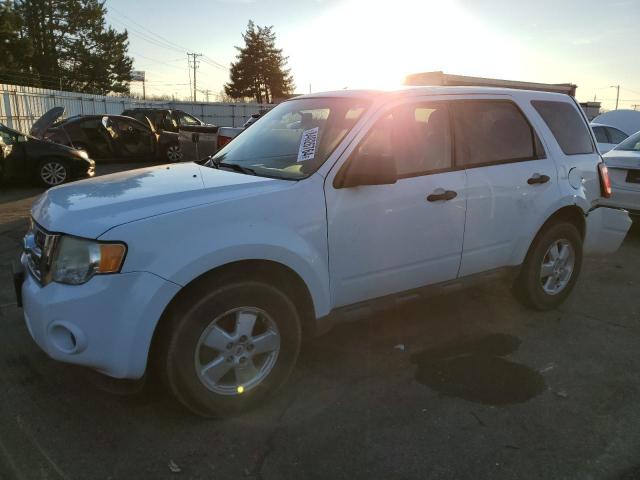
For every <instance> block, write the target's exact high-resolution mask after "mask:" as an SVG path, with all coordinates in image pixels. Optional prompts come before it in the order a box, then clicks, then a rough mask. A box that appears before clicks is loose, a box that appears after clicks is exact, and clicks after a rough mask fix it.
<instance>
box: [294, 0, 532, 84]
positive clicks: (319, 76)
mask: <svg viewBox="0 0 640 480" xmlns="http://www.w3.org/2000/svg"><path fill="white" fill-rule="evenodd" d="M292 36H293V37H294V38H287V41H286V44H287V45H291V46H293V47H289V49H288V50H289V55H290V65H291V67H292V69H293V73H294V75H295V78H296V83H297V85H298V91H301V92H302V91H306V89H307V88H308V86H309V84H311V85H312V89H313V90H314V91H318V90H326V89H340V88H344V87H349V88H392V87H395V86H398V85H401V84H402V82H403V80H404V77H405V76H406V75H407V74H409V73H414V72H420V71H430V70H443V71H447V72H450V73H458V74H467V75H478V76H494V77H503V78H504V77H507V78H509V77H513V76H517V75H518V72H519V70H520V65H519V60H518V58H520V56H519V55H517V54H516V53H517V50H518V47H517V46H516V45H515V44H514V43H513V42H512V41H511V40H510V39H509V38H505V37H504V36H501V35H500V34H499V33H497V32H495V31H494V30H492V29H490V28H489V27H488V26H487V25H485V24H484V23H483V22H482V21H481V20H480V19H478V18H474V16H473V15H471V14H470V13H469V12H468V11H467V10H465V9H464V8H463V7H462V6H461V5H460V4H458V3H457V2H455V1H434V0H423V1H420V0H395V1H393V2H386V1H385V2H378V1H365V0H350V1H348V2H347V3H345V4H342V5H340V6H337V7H335V8H333V9H332V10H329V11H328V12H327V13H326V14H325V15H323V16H321V17H319V18H317V19H315V20H313V21H312V22H311V23H309V24H305V25H301V26H300V28H299V29H297V30H296V31H295V32H293V34H292Z"/></svg>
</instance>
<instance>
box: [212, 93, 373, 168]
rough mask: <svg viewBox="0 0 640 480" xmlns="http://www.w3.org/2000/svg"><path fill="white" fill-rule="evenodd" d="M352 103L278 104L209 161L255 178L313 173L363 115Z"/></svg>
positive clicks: (344, 100)
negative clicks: (238, 168) (237, 167)
mask: <svg viewBox="0 0 640 480" xmlns="http://www.w3.org/2000/svg"><path fill="white" fill-rule="evenodd" d="M367 106H368V104H367V102H366V101H364V100H362V99H356V98H307V99H300V100H290V101H288V102H284V103H281V104H280V105H278V106H277V107H275V108H274V109H273V110H271V111H270V112H269V113H267V114H266V115H265V116H264V117H262V118H261V119H260V121H259V122H256V123H255V125H253V126H252V127H251V128H250V129H248V130H246V131H244V132H243V133H242V134H241V135H239V136H238V137H237V138H235V139H234V140H233V141H232V142H231V143H229V144H228V145H227V146H226V147H224V148H223V149H222V150H220V151H219V152H218V153H217V154H216V155H215V156H214V157H213V161H214V162H215V163H217V164H220V163H226V164H235V165H240V166H241V167H243V168H249V169H251V170H253V171H255V173H256V175H264V176H272V177H278V178H287V179H295V180H297V179H301V178H305V177H308V176H309V175H311V174H312V173H313V172H315V171H316V170H317V169H318V168H319V167H320V166H321V165H322V164H323V163H324V162H325V161H326V160H327V158H328V157H329V155H331V152H333V150H334V149H335V148H336V146H337V145H338V144H339V143H340V141H341V140H342V139H343V138H344V137H345V135H346V134H347V133H348V132H349V131H350V130H351V128H353V126H354V125H355V123H356V122H357V121H358V119H359V118H360V117H361V116H362V114H363V113H364V111H365V109H366V107H367Z"/></svg>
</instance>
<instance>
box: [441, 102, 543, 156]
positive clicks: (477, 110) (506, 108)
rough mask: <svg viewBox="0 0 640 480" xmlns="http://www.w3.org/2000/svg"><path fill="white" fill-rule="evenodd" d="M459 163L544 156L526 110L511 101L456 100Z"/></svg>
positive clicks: (455, 117) (456, 144)
mask: <svg viewBox="0 0 640 480" xmlns="http://www.w3.org/2000/svg"><path fill="white" fill-rule="evenodd" d="M452 110H453V118H454V128H455V148H456V163H457V164H458V165H460V166H463V167H468V166H479V165H486V164H491V163H500V162H508V161H520V160H531V159H534V158H540V157H542V156H544V154H543V152H542V145H541V144H540V142H539V140H538V139H537V136H536V134H535V132H534V131H533V128H532V127H531V125H529V122H528V121H527V119H526V118H525V117H524V115H523V114H522V112H520V110H519V109H518V107H516V106H515V104H513V103H512V102H509V101H501V100H496V101H491V100H489V101H487V100H480V101H474V100H470V101H466V100H465V101H458V102H452Z"/></svg>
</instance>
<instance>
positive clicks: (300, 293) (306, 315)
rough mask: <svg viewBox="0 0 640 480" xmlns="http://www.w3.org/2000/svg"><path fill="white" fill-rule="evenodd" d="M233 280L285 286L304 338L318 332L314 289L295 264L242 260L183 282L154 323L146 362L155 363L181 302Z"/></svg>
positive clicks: (283, 287)
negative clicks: (294, 268) (311, 290)
mask: <svg viewBox="0 0 640 480" xmlns="http://www.w3.org/2000/svg"><path fill="white" fill-rule="evenodd" d="M234 280H263V281H265V282H267V283H269V284H270V285H273V286H275V287H276V288H278V289H280V290H282V291H283V292H284V293H285V294H286V295H287V296H288V297H289V298H290V300H291V301H292V302H293V303H294V305H295V307H296V310H297V312H298V315H299V316H300V321H301V328H302V334H303V338H309V337H312V336H314V335H315V334H316V325H317V324H316V315H315V309H314V302H313V297H312V295H311V292H310V291H309V288H308V287H307V285H306V283H305V282H304V280H303V279H302V277H301V276H300V275H299V274H298V273H297V272H296V271H295V270H293V269H292V268H290V267H288V266H287V265H284V264H283V263H280V262H276V261H272V260H262V259H254V260H239V261H234V262H231V263H227V264H224V265H220V266H218V267H215V268H213V269H211V270H209V271H207V272H204V273H203V274H201V275H199V276H198V277H196V278H194V279H193V280H191V281H190V282H189V283H188V284H186V285H184V286H183V287H182V288H181V289H180V291H178V293H177V294H176V295H175V296H174V297H173V298H172V299H171V300H170V301H169V303H168V304H167V306H166V308H165V309H164V312H163V313H162V315H161V316H160V318H159V320H158V322H157V323H156V325H155V328H154V331H153V335H152V338H151V345H150V348H149V353H148V360H147V364H148V366H149V365H152V364H153V362H154V359H155V358H156V356H157V352H158V349H159V347H160V345H161V343H162V338H163V335H165V334H166V332H167V329H168V327H169V326H170V318H171V315H172V313H173V312H174V311H175V308H176V306H178V305H180V302H181V301H182V300H183V299H184V298H185V297H187V296H188V295H190V294H192V293H193V292H197V291H206V290H208V289H209V288H210V286H211V285H212V284H214V283H215V282H217V283H221V282H222V283H224V282H227V281H234Z"/></svg>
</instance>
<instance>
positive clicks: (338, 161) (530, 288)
mask: <svg viewBox="0 0 640 480" xmlns="http://www.w3.org/2000/svg"><path fill="white" fill-rule="evenodd" d="M600 162H601V158H600V155H599V154H598V152H597V149H596V146H595V141H594V138H593V136H592V133H591V130H590V129H589V126H588V124H587V120H586V118H585V117H584V115H583V114H582V113H581V110H580V108H579V107H578V106H577V105H576V103H575V102H574V101H573V99H571V98H570V97H568V96H564V95H560V94H551V93H543V92H533V91H519V90H506V89H491V88H469V87H418V88H411V89H406V90H401V91H397V92H372V91H341V92H337V93H336V92H334V93H325V94H313V95H307V96H302V97H297V98H295V99H293V100H290V101H287V102H284V103H281V104H280V105H278V106H277V107H276V108H274V109H273V110H272V111H270V112H269V113H268V114H267V115H266V116H264V117H263V118H262V119H261V120H260V121H259V122H257V123H256V124H255V125H254V126H252V127H251V128H250V129H248V130H247V131H246V132H244V133H243V134H242V135H240V136H239V137H238V138H237V139H235V140H234V141H233V142H231V143H230V144H229V145H228V146H226V147H225V148H224V149H222V150H221V151H220V152H218V153H217V154H216V155H215V157H213V158H211V159H209V160H208V161H207V163H205V164H203V165H199V164H196V163H185V164H177V165H170V166H160V167H151V168H145V169H141V170H135V171H130V172H125V173H119V174H115V175H110V176H106V177H101V178H96V179H93V180H88V181H81V182H77V183H74V184H71V185H67V186H63V187H57V188H52V189H51V190H49V191H48V192H47V193H45V194H44V195H43V196H42V197H41V198H40V199H39V200H38V201H37V202H36V203H35V205H34V206H33V209H32V228H31V231H30V232H29V233H28V234H27V236H26V238H25V251H24V254H23V255H22V259H21V260H22V261H21V264H22V265H23V266H24V269H25V270H26V273H24V274H23V275H22V276H21V274H20V273H19V272H18V273H16V284H17V286H18V294H19V296H20V295H21V298H22V299H23V302H24V316H25V320H26V324H27V327H28V329H29V332H30V333H31V335H32V336H33V338H34V339H35V341H36V342H37V343H38V345H40V347H41V348H42V349H43V350H44V351H46V352H47V353H48V354H49V355H50V356H51V357H53V358H55V359H58V360H61V361H65V362H71V363H75V364H81V365H86V366H89V367H91V368H94V369H96V370H99V371H101V372H103V373H105V374H107V375H110V376H112V377H117V378H129V379H136V378H141V377H142V376H143V375H144V374H145V371H146V370H147V365H149V364H152V363H153V364H154V365H157V366H158V367H159V369H160V371H161V372H163V374H164V378H165V379H166V383H167V384H168V387H169V389H170V390H171V391H172V392H173V394H174V395H175V396H176V397H177V398H178V399H179V400H180V401H181V402H182V403H184V404H185V405H186V406H187V407H188V408H190V409H191V410H193V411H194V412H197V413H199V414H203V415H211V414H215V413H221V412H227V411H233V410H237V409H241V408H245V407H248V406H250V405H254V404H256V403H257V402H260V401H262V400H263V399H264V397H265V396H266V395H267V394H268V393H269V392H271V391H273V390H274V389H275V388H277V387H278V386H279V385H281V384H282V383H283V382H284V381H285V379H286V378H287V377H288V375H289V373H290V372H291V370H292V368H293V367H294V364H295V362H296V358H297V356H298V351H299V349H300V344H301V339H302V337H303V336H305V335H315V334H319V333H321V332H324V331H326V330H327V328H328V327H329V326H330V325H331V324H332V323H334V322H336V321H338V320H340V319H341V318H344V316H345V315H344V313H345V312H346V311H349V312H353V311H354V309H355V310H359V309H360V308H361V309H362V311H365V312H366V311H367V309H369V308H370V307H371V306H389V305H393V304H394V303H395V302H396V301H401V300H403V299H406V298H413V297H416V296H419V295H422V294H427V293H430V292H434V291H436V292H437V291H449V290H450V289H451V287H453V286H457V285H464V284H467V283H468V282H470V281H472V280H474V279H477V278H487V279H492V280H495V279H496V277H497V276H498V275H500V274H512V275H513V278H514V287H515V288H514V290H515V292H516V294H517V297H518V298H519V299H520V300H521V301H523V302H524V303H525V304H526V305H529V306H531V307H533V308H536V309H550V308H554V307H556V306H557V305H559V304H560V303H561V302H562V301H563V300H564V299H565V298H566V297H567V295H568V294H569V293H570V291H571V289H572V288H573V286H574V284H575V282H576V280H577V278H578V274H579V272H580V266H581V263H582V256H583V254H589V253H610V252H613V251H615V250H616V249H617V248H618V247H619V246H620V244H621V243H622V241H623V239H624V237H625V235H626V233H627V230H628V229H629V226H630V224H631V221H630V219H629V216H628V213H627V212H626V211H624V210H619V209H615V208H606V207H602V206H599V200H600V198H601V196H607V195H609V194H610V186H609V184H608V175H607V171H606V168H605V167H604V166H603V164H602V163H600ZM22 277H24V281H23V280H22Z"/></svg>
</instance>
